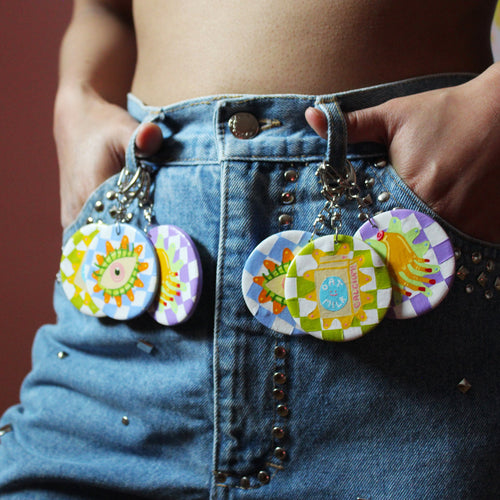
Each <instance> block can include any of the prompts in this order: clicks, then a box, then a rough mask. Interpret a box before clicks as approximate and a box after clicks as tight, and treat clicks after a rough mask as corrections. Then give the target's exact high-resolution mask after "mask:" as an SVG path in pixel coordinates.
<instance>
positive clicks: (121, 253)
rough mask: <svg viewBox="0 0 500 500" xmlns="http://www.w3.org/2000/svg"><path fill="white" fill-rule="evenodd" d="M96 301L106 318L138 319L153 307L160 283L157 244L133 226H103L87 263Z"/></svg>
mask: <svg viewBox="0 0 500 500" xmlns="http://www.w3.org/2000/svg"><path fill="white" fill-rule="evenodd" d="M83 276H84V279H85V283H86V285H87V289H88V291H89V294H90V296H91V298H92V300H93V301H94V302H95V303H96V305H97V306H98V307H99V308H100V309H102V311H103V312H104V314H106V316H109V317H110V318H114V319H120V320H126V319H131V318H135V317H136V316H139V315H140V314H141V313H143V312H144V311H145V310H147V309H148V307H149V306H150V305H151V302H152V301H153V299H154V297H155V294H156V289H157V285H158V281H159V279H158V278H159V272H158V264H157V260H156V253H155V250H154V247H153V245H152V244H151V242H150V241H149V239H148V238H147V237H146V235H145V234H144V233H143V232H142V231H141V230H140V229H138V228H135V227H134V226H131V225H129V224H121V223H117V224H113V225H109V226H108V225H104V224H101V225H99V232H98V234H97V235H95V236H94V238H93V240H92V241H91V242H90V245H89V249H88V251H87V255H86V257H85V261H84V267H83Z"/></svg>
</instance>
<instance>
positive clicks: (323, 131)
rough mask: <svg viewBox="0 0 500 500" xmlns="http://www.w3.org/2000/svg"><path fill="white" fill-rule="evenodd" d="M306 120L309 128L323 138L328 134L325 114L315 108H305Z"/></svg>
mask: <svg viewBox="0 0 500 500" xmlns="http://www.w3.org/2000/svg"><path fill="white" fill-rule="evenodd" d="M305 116H306V121H307V123H309V125H310V126H311V128H312V129H313V130H314V131H315V132H316V133H317V134H318V135H319V136H320V137H323V139H326V138H327V136H328V124H327V121H326V116H325V114H324V113H323V112H322V111H320V110H319V109H317V108H307V109H306V113H305Z"/></svg>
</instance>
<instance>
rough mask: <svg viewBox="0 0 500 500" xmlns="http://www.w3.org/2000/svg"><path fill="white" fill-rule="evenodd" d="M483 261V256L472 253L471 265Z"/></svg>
mask: <svg viewBox="0 0 500 500" xmlns="http://www.w3.org/2000/svg"><path fill="white" fill-rule="evenodd" d="M481 260H483V256H482V255H481V252H474V253H473V254H472V263H473V264H479V263H480V262H481Z"/></svg>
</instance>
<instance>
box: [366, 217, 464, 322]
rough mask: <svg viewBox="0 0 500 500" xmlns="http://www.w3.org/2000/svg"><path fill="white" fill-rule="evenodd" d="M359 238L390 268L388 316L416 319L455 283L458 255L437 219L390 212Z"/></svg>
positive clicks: (432, 306) (433, 305)
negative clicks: (389, 305)
mask: <svg viewBox="0 0 500 500" xmlns="http://www.w3.org/2000/svg"><path fill="white" fill-rule="evenodd" d="M372 223H373V225H375V226H376V227H373V225H372ZM356 236H357V237H358V238H361V239H362V240H364V241H365V242H366V243H368V244H369V245H370V246H371V247H372V248H373V249H374V250H376V251H377V253H379V254H380V255H381V256H382V257H383V259H384V261H385V263H386V265H387V268H388V269H389V273H390V276H391V282H392V288H393V292H392V302H391V307H390V309H389V311H388V316H389V317H392V318H398V319H406V318H414V317H416V316H420V315H422V314H424V313H426V312H427V311H430V310H431V309H433V308H434V307H436V306H437V305H438V304H439V303H440V302H441V301H442V300H443V299H444V297H445V296H446V294H447V293H448V291H449V289H450V287H451V284H452V282H453V276H454V274H455V256H454V251H453V246H452V244H451V242H450V239H449V238H448V235H447V234H446V232H445V231H444V229H443V228H442V227H441V226H440V225H439V224H438V223H437V222H436V221H435V220H434V219H432V218H431V217H429V216H428V215H425V214H423V213H420V212H416V211H414V210H405V209H396V210H391V211H388V212H384V213H381V214H378V215H376V216H375V217H373V218H372V219H371V221H368V222H365V224H363V226H361V228H360V229H359V230H358V232H357V233H356Z"/></svg>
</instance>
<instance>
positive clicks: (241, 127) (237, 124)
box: [229, 112, 260, 139]
mask: <svg viewBox="0 0 500 500" xmlns="http://www.w3.org/2000/svg"><path fill="white" fill-rule="evenodd" d="M229 130H231V133H232V134H233V135H234V136H235V137H236V138H237V139H252V138H253V137H255V136H256V135H257V134H258V133H259V132H260V125H259V121H258V120H257V118H255V116H254V115H252V114H251V113H245V112H239V113H235V114H234V115H233V116H231V118H229Z"/></svg>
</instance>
